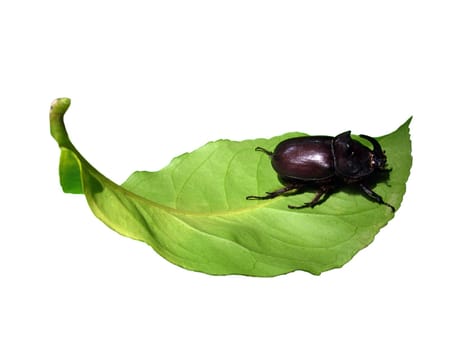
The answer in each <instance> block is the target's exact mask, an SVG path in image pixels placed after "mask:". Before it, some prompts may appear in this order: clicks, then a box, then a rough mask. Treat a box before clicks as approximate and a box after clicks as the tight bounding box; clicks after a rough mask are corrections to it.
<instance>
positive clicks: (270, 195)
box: [246, 184, 303, 199]
mask: <svg viewBox="0 0 449 350" xmlns="http://www.w3.org/2000/svg"><path fill="white" fill-rule="evenodd" d="M302 186H303V185H302V184H289V185H287V186H285V187H283V188H280V189H279V190H276V191H273V192H266V194H267V195H266V196H247V197H246V199H272V198H276V197H278V196H280V195H282V194H284V193H286V192H289V191H292V190H299V189H300V188H301V187H302Z"/></svg>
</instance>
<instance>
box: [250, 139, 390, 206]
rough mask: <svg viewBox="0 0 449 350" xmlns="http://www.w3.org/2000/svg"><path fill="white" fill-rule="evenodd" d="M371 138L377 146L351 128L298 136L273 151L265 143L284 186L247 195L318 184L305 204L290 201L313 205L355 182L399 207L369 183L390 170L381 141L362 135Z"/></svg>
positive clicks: (275, 193) (370, 194)
mask: <svg viewBox="0 0 449 350" xmlns="http://www.w3.org/2000/svg"><path fill="white" fill-rule="evenodd" d="M360 137H361V138H364V139H365V140H368V141H369V142H370V143H371V144H372V146H373V149H372V150H371V149H370V148H368V147H366V146H364V145H363V144H362V143H360V142H359V141H356V140H354V139H352V138H351V131H346V132H343V133H341V134H339V135H337V136H335V137H332V136H303V137H295V138H290V139H287V140H284V141H282V142H281V143H279V144H278V145H277V146H276V148H275V149H274V151H273V152H271V151H268V150H266V149H264V148H262V147H257V148H256V151H261V152H264V153H265V154H267V155H268V156H269V157H270V158H271V165H272V166H273V169H274V170H275V171H276V173H277V174H278V178H279V181H280V182H281V183H282V184H283V185H284V187H282V188H280V189H278V190H276V191H273V192H266V195H265V196H247V197H246V199H271V198H275V197H278V196H280V195H283V194H285V195H288V194H290V193H291V194H297V193H298V192H299V191H300V190H301V189H302V188H303V187H305V186H313V187H317V188H318V190H317V192H316V193H315V197H314V198H313V199H312V201H311V202H308V203H305V204H304V205H301V206H293V205H289V206H288V207H289V208H290V209H302V208H307V207H310V208H313V207H314V206H315V205H317V204H321V203H322V202H324V201H325V200H326V199H327V198H328V197H329V196H330V193H331V191H333V190H334V189H336V188H338V187H342V186H346V185H350V184H355V185H358V187H359V188H360V190H361V191H362V192H363V193H364V194H365V195H367V196H368V197H369V198H371V199H372V200H374V201H375V202H377V203H379V204H382V205H386V206H387V207H389V208H390V209H391V211H392V212H394V211H395V208H394V207H393V206H392V205H391V204H389V203H386V202H385V201H384V200H383V199H382V197H381V196H380V195H378V194H377V193H375V192H374V191H373V190H372V189H371V188H370V186H369V185H368V183H370V182H372V180H373V179H375V176H376V174H379V173H382V172H383V173H385V172H389V171H390V170H391V169H386V164H387V157H386V155H385V152H384V151H383V150H382V147H381V146H380V144H379V142H378V141H377V140H376V139H374V138H373V137H370V136H367V135H360Z"/></svg>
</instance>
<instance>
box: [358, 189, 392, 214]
mask: <svg viewBox="0 0 449 350" xmlns="http://www.w3.org/2000/svg"><path fill="white" fill-rule="evenodd" d="M360 188H361V189H362V191H363V192H364V193H365V194H366V195H367V196H368V197H370V198H371V199H372V200H374V201H376V202H377V203H379V204H383V205H386V206H387V207H389V208H390V209H391V211H392V212H393V213H394V212H395V211H396V209H395V207H393V206H392V205H391V204H388V203H386V202H384V200H383V199H382V197H381V196H379V195H378V194H377V193H376V192H374V191H373V190H372V189H370V188H369V187H368V186H366V185H364V184H363V183H360Z"/></svg>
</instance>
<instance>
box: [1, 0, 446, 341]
mask: <svg viewBox="0 0 449 350" xmlns="http://www.w3.org/2000/svg"><path fill="white" fill-rule="evenodd" d="M444 5H445V3H444V1H441V2H439V1H403V2H400V1H376V2H374V1H373V2H363V1H310V2H305V1H260V0H259V1H245V0H239V1H231V0H227V1H190V0H185V1H169V0H164V1H135V0H130V1H126V2H125V1H104V2H102V1H92V0H90V1H80V0H78V1H72V2H69V1H49V0H42V1H8V0H6V1H2V3H1V5H0V45H1V46H0V118H1V119H0V121H1V122H0V143H1V145H0V146H1V148H0V155H1V172H0V177H1V186H2V190H1V196H0V200H1V203H2V204H3V205H2V207H3V208H2V209H1V224H0V348H1V349H330V348H332V349H380V348H381V349H406V348H420V349H448V347H449V340H448V335H447V330H448V323H449V320H448V314H449V308H448V292H449V289H448V287H447V283H446V282H447V280H448V271H447V267H448V265H449V264H448V258H447V256H448V253H447V251H448V249H449V248H448V246H449V245H448V244H449V240H448V235H449V232H448V229H447V219H446V217H445V215H447V214H446V212H447V201H448V199H447V195H448V191H447V189H446V186H447V170H448V166H447V159H448V157H447V149H448V148H447V142H446V134H447V129H448V128H447V125H446V119H447V117H448V113H449V103H448V96H449V95H448V93H449V68H448V67H449V53H448V42H449V41H448V36H449V21H448V17H449V11H448V10H447V9H446V8H445V6H444ZM63 96H67V97H70V98H71V99H72V107H71V108H70V110H69V112H68V113H67V115H66V124H67V127H68V130H69V132H70V135H71V138H72V141H73V142H74V143H75V145H76V146H77V147H78V149H79V150H80V151H81V152H82V153H83V154H84V155H85V156H86V158H87V159H88V160H89V161H90V162H91V163H93V164H94V165H95V166H96V167H97V168H98V169H99V170H100V171H102V172H103V173H104V174H106V175H107V176H108V177H110V178H111V179H113V180H114V181H116V182H119V183H121V182H123V181H124V180H125V179H126V177H127V176H128V175H129V174H131V173H132V172H133V171H134V170H157V169H159V168H161V167H163V166H164V165H166V164H167V163H168V162H169V161H170V159H172V158H173V157H174V156H176V155H178V154H180V153H183V152H186V151H191V150H194V149H195V148H197V147H199V146H201V145H203V144H204V143H205V142H207V141H211V140H215V139H220V138H229V139H234V140H242V139H250V138H255V137H270V136H274V135H278V134H281V133H284V132H287V131H295V130H296V131H303V132H307V133H310V134H329V135H334V134H337V133H339V132H341V131H344V130H347V129H351V130H352V131H353V132H354V133H365V134H369V135H372V136H380V135H384V134H387V133H389V132H391V131H393V130H395V129H396V128H397V127H398V126H399V125H401V124H402V123H403V122H404V121H405V120H406V119H407V118H408V117H409V116H410V115H413V116H414V119H413V122H412V124H411V134H412V140H413V156H414V163H413V168H412V174H411V177H410V180H409V182H408V187H407V193H406V195H405V198H404V202H403V204H402V207H401V208H400V210H399V211H398V212H397V214H396V216H395V218H394V219H393V220H392V221H391V222H390V223H389V224H388V226H387V227H385V228H384V229H382V230H381V232H380V233H379V234H378V236H377V237H376V239H375V241H374V242H373V243H372V245H370V246H369V247H368V248H366V249H365V250H363V251H361V252H360V253H359V254H357V255H356V257H355V258H354V259H353V260H352V261H350V262H349V263H348V264H347V265H345V266H344V267H343V268H342V269H337V270H333V271H330V272H326V273H324V274H323V275H321V276H319V277H317V276H312V275H310V274H308V273H304V272H301V271H298V272H295V273H291V274H288V275H285V276H280V277H276V278H248V277H242V276H227V277H212V276H208V275H204V274H201V273H195V272H190V271H186V270H183V269H181V268H179V267H177V266H174V265H172V264H170V263H169V262H167V261H165V260H164V259H163V258H161V257H160V256H158V255H157V254H156V253H155V252H154V251H153V250H152V249H151V248H150V247H149V246H147V245H146V244H144V243H140V242H136V241H133V240H130V239H127V238H124V237H122V236H120V235H118V234H116V233H115V232H113V231H112V230H110V229H108V228H107V227H106V226H104V225H103V224H102V223H101V222H100V221H98V220H97V219H96V218H95V217H94V216H93V214H92V213H91V212H90V211H89V209H88V206H87V204H86V202H85V199H84V197H83V196H73V195H66V194H63V193H62V191H61V190H60V187H59V183H58V182H59V180H58V170H57V169H58V159H59V149H58V147H57V145H56V143H55V142H54V140H53V139H52V138H51V136H50V133H49V123H48V110H49V107H50V103H51V102H52V100H53V99H55V98H57V97H63Z"/></svg>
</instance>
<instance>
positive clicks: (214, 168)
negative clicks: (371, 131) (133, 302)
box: [50, 98, 412, 276]
mask: <svg viewBox="0 0 449 350" xmlns="http://www.w3.org/2000/svg"><path fill="white" fill-rule="evenodd" d="M69 105H70V100H69V99H67V98H62V99H58V100H56V101H55V102H54V103H53V105H52V109H51V111H50V126H51V132H52V135H53V137H54V138H55V140H56V141H57V142H58V144H59V147H60V148H61V159H60V179H61V185H62V188H63V190H64V191H65V192H69V193H83V194H84V195H85V196H86V199H87V202H88V204H89V206H90V208H91V209H92V211H93V213H94V214H95V215H96V216H97V217H98V218H99V219H100V220H102V221H103V222H104V223H105V224H106V225H108V226H109V227H110V228H112V229H113V230H115V231H117V232H119V233H120V234H122V235H124V236H127V237H130V238H133V239H136V240H140V241H144V242H146V243H147V244H149V245H150V246H152V247H153V249H154V250H155V251H156V252H158V253H159V254H160V255H161V256H162V257H164V258H166V259H167V260H169V261H171V262H172V263H174V264H176V265H179V266H181V267H183V268H186V269H189V270H194V271H200V272H204V273H208V274H212V275H226V274H242V275H249V276H276V275H280V274H285V273H288V272H291V271H295V270H303V271H308V272H310V273H312V274H320V273H322V272H324V271H327V270H330V269H333V268H337V267H341V266H343V265H344V264H345V263H347V262H348V261H349V260H350V259H351V258H352V257H353V256H354V255H355V254H356V253H357V252H358V251H360V250H361V249H363V248H364V247H366V246H367V245H369V244H370V243H371V242H372V241H373V239H374V237H375V235H376V234H377V233H378V232H379V230H380V229H381V228H382V227H383V226H385V225H386V224H387V223H388V221H389V220H390V219H392V218H393V216H394V214H393V213H392V211H391V210H390V208H388V207H387V206H383V205H379V204H377V203H375V202H373V201H371V200H369V199H367V198H366V197H365V196H363V195H362V194H360V193H357V192H355V191H351V190H341V191H338V192H337V193H335V194H333V195H331V196H330V197H329V198H328V199H327V200H326V202H325V203H323V204H322V205H319V206H316V207H315V208H305V209H301V210H292V209H289V208H288V204H292V205H301V204H303V203H304V202H307V201H310V200H311V198H312V196H313V193H312V192H310V193H309V192H306V193H303V194H299V195H296V196H288V197H286V196H282V197H278V198H275V199H272V200H266V201H248V200H246V196H248V195H255V194H263V193H264V192H265V191H272V190H276V189H278V188H280V187H282V185H281V184H280V183H279V181H278V179H277V176H276V173H275V172H274V171H273V169H272V168H271V164H270V160H269V158H268V157H267V156H266V155H265V154H263V153H261V152H255V151H254V149H255V147H257V146H259V147H263V148H266V149H271V150H272V149H274V147H275V146H276V145H277V144H278V143H279V142H280V141H282V140H285V139H287V138H290V137H294V136H299V135H304V134H301V133H296V132H295V133H289V134H285V135H280V136H276V137H273V138H271V139H255V140H245V141H239V142H236V141H230V140H219V141H215V142H210V143H208V144H206V145H204V146H203V147H201V148H199V149H197V150H195V151H193V152H190V153H185V154H183V155H181V156H179V157H176V158H174V159H173V160H172V161H171V163H170V164H169V165H168V166H167V167H165V168H164V169H161V170H160V171H156V172H147V171H137V172H134V173H133V174H132V175H131V176H130V177H129V178H128V180H127V181H126V182H125V183H124V184H123V185H121V186H120V185H117V184H115V183H114V182H112V181H111V180H109V179H108V178H107V177H105V176H104V175H102V174H101V173H99V172H98V171H97V170H96V169H95V168H94V167H93V166H92V165H90V164H89V163H88V162H87V160H85V158H84V157H83V156H82V155H81V154H80V153H79V152H78V151H77V149H76V148H75V146H74V145H73V144H72V143H71V142H70V140H69V136H68V133H67V131H66V129H65V126H64V120H63V117H64V114H65V113H66V111H67V109H68V108H69ZM410 122H411V118H410V119H409V120H407V121H406V122H405V123H404V124H403V125H402V126H400V127H399V128H398V129H397V130H396V131H394V132H392V133H390V134H388V135H385V136H382V137H378V138H376V139H377V140H378V141H379V142H380V144H381V145H382V148H383V149H384V150H385V152H386V155H387V158H388V164H389V167H391V169H392V170H391V171H390V173H389V178H388V180H386V181H382V182H379V183H377V185H376V186H375V188H374V189H375V191H376V193H378V194H379V195H381V196H382V197H383V199H384V200H385V201H386V202H388V203H390V204H392V205H393V206H394V207H396V209H399V207H400V204H401V201H402V198H403V196H404V193H405V189H406V182H407V179H408V176H409V174H410V168H411V164H412V157H411V141H410V135H409V124H410ZM379 258H381V257H379Z"/></svg>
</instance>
